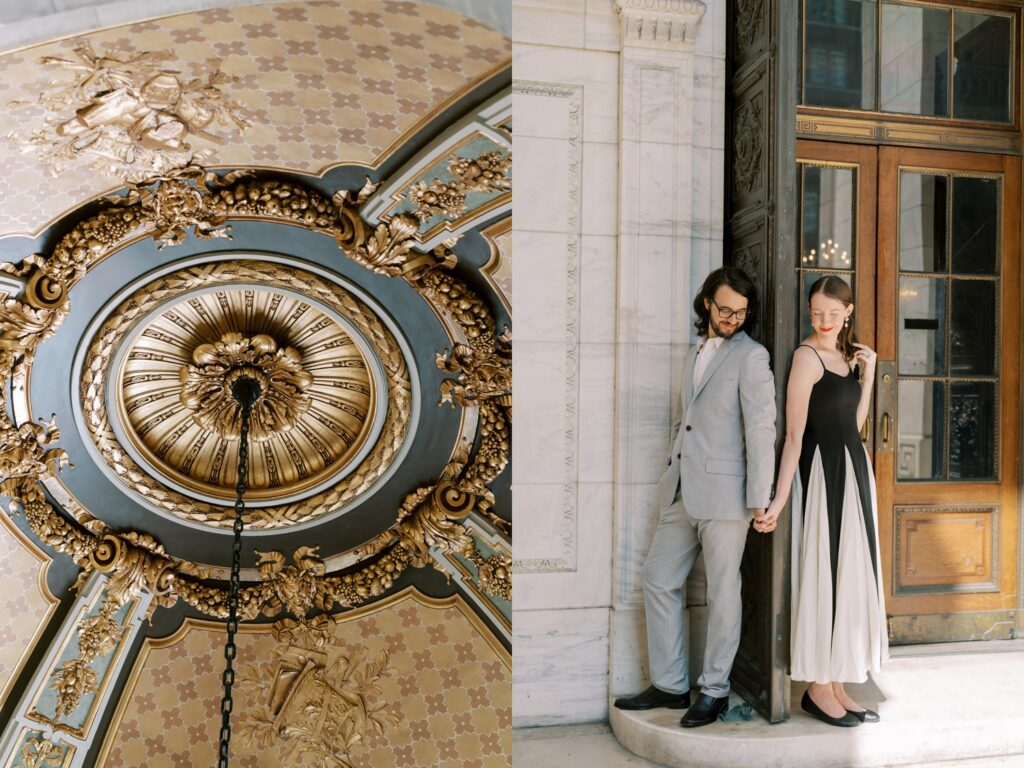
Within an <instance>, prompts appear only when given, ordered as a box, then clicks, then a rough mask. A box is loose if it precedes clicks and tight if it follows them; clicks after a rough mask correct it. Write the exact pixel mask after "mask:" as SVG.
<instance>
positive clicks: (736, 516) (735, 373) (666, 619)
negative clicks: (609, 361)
mask: <svg viewBox="0 0 1024 768" xmlns="http://www.w3.org/2000/svg"><path fill="white" fill-rule="evenodd" d="M756 302H757V292H756V289H755V288H754V285H753V283H751V281H750V278H748V277H747V275H746V274H745V273H744V272H743V271H742V270H739V269H735V268H732V267H724V268H722V269H718V270H715V271H714V272H712V273H711V274H710V275H708V278H707V279H706V280H705V281H704V285H703V287H702V288H701V290H700V293H699V294H697V297H696V299H694V302H693V306H694V311H695V312H696V313H697V323H696V325H697V331H698V333H699V334H700V336H701V341H700V344H698V345H697V346H696V347H693V348H692V349H691V350H690V351H689V353H688V354H687V356H686V361H685V364H684V367H683V382H682V385H683V397H682V410H681V413H680V420H679V421H677V422H676V423H675V427H674V432H673V439H672V453H671V454H670V455H669V463H668V469H667V470H666V471H665V474H664V475H663V476H662V478H661V480H660V481H659V483H658V504H659V506H660V507H661V519H660V521H659V523H658V528H657V530H656V531H655V534H654V542H653V544H652V545H651V549H650V552H648V554H647V560H646V561H645V562H644V566H643V589H644V608H645V613H646V617H647V657H648V664H649V667H650V674H651V683H652V685H651V686H650V687H649V688H648V689H647V690H646V691H643V692H642V693H639V694H636V695H635V696H629V697H624V698H620V699H617V700H616V701H615V706H616V707H618V708H619V709H651V708H653V707H670V708H674V709H686V708H687V707H689V709H687V712H686V714H685V715H684V716H683V719H682V720H681V721H680V724H681V725H682V726H683V727H691V728H692V727H695V726H700V725H707V724H708V723H713V722H714V721H715V720H717V719H718V716H719V715H720V714H721V713H722V712H724V711H725V710H726V709H727V708H728V705H729V690H730V689H729V672H730V671H731V670H732V663H733V659H734V658H735V657H736V649H737V648H738V647H739V642H740V619H741V608H742V606H741V602H740V561H741V560H742V558H743V548H744V545H745V544H746V540H747V531H748V529H749V527H750V520H751V516H752V515H753V517H754V518H758V517H760V516H761V515H763V514H764V509H765V507H767V506H768V502H769V500H770V497H771V488H772V480H773V475H774V472H775V381H774V378H773V377H772V372H771V368H770V367H769V363H768V351H767V350H766V349H765V348H764V347H763V346H761V345H760V344H758V343H757V342H756V341H754V340H753V339H751V338H750V337H749V336H748V335H747V334H746V333H745V332H744V330H743V328H744V327H745V326H746V321H747V319H748V318H752V317H753V315H754V312H755V311H756ZM680 426H682V428H680ZM701 550H703V552H704V565H705V568H706V571H707V602H708V636H707V649H706V650H705V652H704V669H703V671H702V673H701V676H700V679H699V680H698V681H697V684H698V685H699V686H700V688H701V693H700V696H699V697H698V699H697V701H696V702H695V703H694V705H693V706H692V707H691V706H690V694H689V691H690V681H689V678H688V676H687V663H686V659H687V651H686V640H687V626H686V618H685V613H684V610H683V609H684V607H685V605H684V602H685V585H686V577H687V576H688V575H689V573H690V569H691V568H692V567H693V563H694V561H695V560H696V559H697V555H698V553H699V552H700V551H701Z"/></svg>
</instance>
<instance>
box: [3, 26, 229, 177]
mask: <svg viewBox="0 0 1024 768" xmlns="http://www.w3.org/2000/svg"><path fill="white" fill-rule="evenodd" d="M170 58H171V54H170V53H169V52H166V51H158V52H153V51H143V52H139V53H135V54H128V53H117V52H106V53H97V52H96V51H95V50H94V49H93V48H92V46H91V45H90V44H89V43H88V42H86V43H84V44H82V45H80V46H78V47H77V48H75V50H74V58H62V57H58V56H47V57H44V58H43V59H42V63H43V64H44V65H46V66H49V67H53V68H55V69H59V70H64V71H67V72H70V73H71V74H72V80H71V81H67V80H63V81H61V80H54V81H51V83H50V88H49V90H46V91H44V92H43V93H42V94H40V96H39V99H38V101H39V104H41V105H42V106H43V107H44V108H45V109H46V110H47V112H48V113H49V117H48V119H47V123H48V125H47V128H46V129H42V130H38V131H35V132H34V133H32V134H31V135H30V136H28V137H22V136H20V135H17V134H12V135H10V136H9V137H8V139H9V140H11V141H14V142H16V143H19V144H21V145H22V146H23V147H24V148H25V149H26V151H35V152H36V153H37V154H38V156H39V158H40V159H41V160H42V161H43V162H44V163H46V164H47V165H49V168H50V172H51V174H52V175H54V176H58V175H60V173H61V172H62V171H63V170H64V169H65V167H66V166H67V164H68V163H69V162H74V161H76V160H77V159H78V158H80V157H86V158H88V159H90V160H91V167H92V168H93V169H95V170H97V171H100V172H102V173H106V174H109V175H111V176H115V177H116V178H119V179H124V180H126V181H129V182H139V181H143V180H144V179H148V178H151V177H154V176H160V175H163V174H166V173H167V172H169V171H171V170H172V169H174V168H178V167H181V166H184V165H189V164H191V163H192V162H201V161H202V160H203V159H204V158H205V155H204V153H202V152H193V149H192V145H191V144H190V143H189V142H190V140H194V139H202V140H205V141H207V142H211V143H214V144H223V143H225V141H226V138H225V137H224V136H222V135H220V134H219V133H216V132H215V128H216V127H217V126H219V127H222V128H223V127H228V128H231V129H233V130H235V131H242V130H244V129H245V128H246V127H247V126H248V123H247V122H246V120H245V119H244V118H243V117H242V112H243V107H242V105H241V104H239V103H238V102H236V101H234V100H233V99H232V98H230V97H229V96H228V94H227V93H226V92H225V91H224V90H223V87H224V86H227V85H229V84H230V83H231V82H232V78H230V77H229V76H227V75H225V74H224V73H223V72H221V71H220V64H219V62H217V61H211V62H208V63H207V64H206V65H205V68H204V71H202V73H201V74H200V75H199V76H197V77H187V76H184V75H183V74H182V73H181V70H180V69H179V68H177V67H175V66H171V65H170V63H169V62H170ZM22 104H23V102H17V101H15V102H12V103H10V104H9V106H13V107H18V106H21V105H22Z"/></svg>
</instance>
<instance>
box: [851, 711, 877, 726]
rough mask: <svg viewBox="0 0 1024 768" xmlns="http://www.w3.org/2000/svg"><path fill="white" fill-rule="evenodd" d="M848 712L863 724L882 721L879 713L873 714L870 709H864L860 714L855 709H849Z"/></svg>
mask: <svg viewBox="0 0 1024 768" xmlns="http://www.w3.org/2000/svg"><path fill="white" fill-rule="evenodd" d="M846 711H847V712H849V713H850V714H851V715H853V716H854V717H856V718H857V719H858V720H860V721H861V722H862V723H877V722H878V721H880V720H881V719H882V718H880V717H879V716H878V713H877V712H872V711H871V710H870V709H862V710H860V711H859V712H858V711H857V710H854V709H848V710H846Z"/></svg>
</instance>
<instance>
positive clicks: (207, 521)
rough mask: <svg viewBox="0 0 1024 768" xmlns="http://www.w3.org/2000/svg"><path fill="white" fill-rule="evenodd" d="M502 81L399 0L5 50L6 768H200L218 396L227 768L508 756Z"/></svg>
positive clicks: (219, 599) (436, 10)
mask: <svg viewBox="0 0 1024 768" xmlns="http://www.w3.org/2000/svg"><path fill="white" fill-rule="evenodd" d="M510 85H511V71H510V45H509V41H508V40H507V38H505V37H504V36H503V35H502V34H501V33H500V32H497V31H495V30H494V29H491V28H490V27H488V26H487V25H485V24H483V23H482V22H480V21H478V20H476V19H474V18H471V17H470V16H466V15H463V14H461V13H458V12H456V11H453V10H450V9H447V8H442V7H439V6H437V5H432V4H427V3H415V2H390V1H385V2H370V0H316V1H314V2H290V3H279V4H266V5H240V6H234V7H227V8H214V9H211V10H206V11H202V12H195V13H184V14H180V15H176V16H170V17H166V18H157V19H151V20H148V21H142V22H138V23H133V24H128V25H124V26H118V27H114V28H110V29H104V30H101V31H96V32H91V33H88V34H84V35H79V36H76V37H72V38H67V39H63V40H59V41H57V42H53V43H46V44H40V45H34V46H30V47H27V48H25V49H22V50H18V51H15V52H11V53H7V54H0V101H2V102H3V103H5V104H7V105H8V108H7V109H5V110H4V111H3V112H2V113H0V135H2V136H5V137H6V140H4V141H0V163H2V164H3V167H4V168H5V173H4V175H3V177H2V178H0V201H2V203H3V204H2V205H0V260H2V262H4V263H0V290H2V291H3V293H4V296H3V303H2V309H0V372H2V375H3V378H4V383H5V386H6V388H7V392H6V397H7V406H6V408H5V409H4V410H3V411H2V412H0V493H2V494H3V495H4V499H3V502H4V503H5V505H6V506H7V511H6V512H5V513H2V514H0V522H2V525H0V579H3V583H4V585H5V589H4V590H3V593H2V594H0V693H2V695H0V723H8V725H6V726H3V728H6V730H5V731H4V732H3V734H0V749H3V750H7V752H3V753H0V764H3V765H10V766H12V767H15V766H17V767H18V768H26V767H27V766H28V765H35V764H39V763H38V761H40V760H44V759H45V760H49V761H50V763H56V761H57V760H58V756H59V760H60V761H61V762H60V764H61V765H66V766H70V767H71V768H77V766H81V765H110V766H113V765H118V766H121V765H125V766H127V765H147V766H150V765H153V766H161V765H167V766H174V765H180V764H201V763H202V764H205V763H211V762H212V761H213V757H214V749H215V739H216V734H217V729H218V727H219V720H218V721H217V722H215V718H213V717H210V716H209V715H210V712H212V711H213V709H211V707H214V708H215V706H216V701H215V700H216V696H217V695H218V694H217V693H216V691H214V688H216V686H217V685H218V684H219V675H218V674H217V673H216V672H212V673H210V675H209V677H210V680H208V681H207V680H205V675H206V673H203V675H200V674H199V673H197V674H196V679H195V680H194V681H190V680H187V679H178V678H179V677H183V676H185V673H184V672H182V671H181V670H184V669H186V668H188V669H191V668H193V665H194V666H197V667H203V668H205V667H206V666H209V658H208V657H210V656H211V652H212V653H213V655H216V654H215V649H216V646H217V643H218V642H219V640H218V638H220V637H221V634H222V632H223V617H224V616H225V614H226V599H227V598H226V594H227V593H226V583H225V579H226V577H227V573H228V570H227V569H228V567H229V565H230V561H231V535H230V534H231V519H232V514H233V513H232V497H233V489H234V480H235V478H234V466H235V463H236V461H237V456H238V414H237V411H236V408H235V406H234V404H233V403H232V402H231V401H230V399H229V398H227V397H226V395H225V393H226V392H227V391H229V389H230V384H231V381H232V380H233V378H234V377H237V376H238V375H241V374H243V373H244V374H245V375H251V376H254V377H256V378H257V379H258V380H259V381H260V382H261V384H262V385H263V389H262V393H261V396H260V399H259V400H258V401H257V403H256V405H255V406H254V409H255V420H254V425H253V434H252V442H251V447H250V457H249V464H248V466H249V473H250V477H251V484H252V490H251V491H250V493H249V495H248V498H249V504H248V512H247V517H246V536H245V539H244V544H243V550H242V601H241V608H240V610H241V616H242V620H243V629H242V631H243V635H244V637H245V638H248V639H246V640H245V641H244V642H240V645H239V647H240V651H239V654H240V661H239V664H240V665H241V668H242V671H241V672H240V675H241V676H242V681H243V682H245V683H247V684H248V686H249V687H248V689H246V688H245V685H243V684H242V682H240V685H241V686H242V687H241V691H242V693H240V694H239V695H240V696H241V697H242V699H243V702H242V703H241V704H240V709H239V715H238V718H239V724H238V725H237V726H236V728H237V729H238V732H239V733H241V734H243V735H242V736H239V737H238V738H239V739H241V741H239V742H238V743H239V745H240V746H239V747H238V749H239V750H240V752H239V753H238V754H239V756H240V757H239V760H240V762H239V763H238V764H240V765H250V766H263V765H296V766H298V765H307V764H309V765H314V764H316V765H319V764H321V762H323V761H325V760H326V761H328V762H327V763H325V764H338V765H346V764H348V763H346V762H345V761H346V760H357V761H362V762H365V764H368V765H374V766H376V765H382V766H383V765H394V764H407V765H414V764H423V765H459V766H465V767H466V768H470V766H473V767H474V768H483V767H484V766H499V765H502V766H504V765H508V764H509V761H510V759H511V758H510V745H509V744H508V743H507V741H508V737H507V733H506V731H507V728H508V725H509V722H510V717H511V711H510V664H511V660H510V655H509V647H510V632H511V624H510V616H511V603H510V600H511V594H510V588H511V582H510V578H509V565H510V544H511V519H510V516H511V504H510V491H509V477H510V474H511V473H510V467H509V459H510V445H509V441H510V434H511V412H512V411H511V395H510V390H511V326H512V323H511V314H510V306H509V299H510V296H511V283H510V274H511V271H510V258H511V254H510V250H509V240H510V234H509V233H510V229H511V220H510V211H511V178H512V165H511V156H512V152H511V131H512V115H511V97H510ZM215 622H216V623H215ZM403 627H404V629H403ZM421 630H422V632H421ZM246 648H249V649H257V650H259V655H260V657H261V658H259V659H255V658H249V659H246V658H245V657H244V656H243V655H242V654H243V653H244V652H245V650H244V649H246ZM254 652H255V651H254ZM178 658H182V659H187V660H189V662H188V663H182V664H179V663H176V662H175V659H178ZM296 665H297V666H296ZM304 665H305V666H304ZM309 665H312V666H309ZM434 666H436V667H437V669H438V670H440V675H441V676H440V678H438V675H437V674H436V673H434V672H432V667H434ZM168 670H178V671H177V672H168ZM303 670H306V672H308V673H309V675H310V676H309V677H306V676H304V675H305V673H304V672H303ZM356 674H357V675H358V677H351V676H352V675H356ZM378 678H379V679H380V680H381V681H382V682H381V683H380V684H378V683H376V682H374V681H375V680H377V679H378ZM315 680H327V681H328V682H331V685H334V686H335V687H336V689H338V690H340V689H342V688H344V687H345V686H360V685H361V686H365V690H364V689H362V688H361V689H360V691H361V693H360V695H361V697H362V698H361V699H360V701H361V702H362V703H361V704H359V705H358V706H357V705H355V704H352V703H351V701H349V703H347V704H343V703H340V702H339V701H334V700H333V699H332V698H331V694H330V690H334V689H332V688H331V685H328V686H327V687H326V688H325V687H323V686H320V687H318V686H319V683H314V681H315ZM357 680H358V681H360V682H358V683H357V682H356V681H357ZM385 680H390V682H383V681H385ZM181 685H186V687H187V688H188V692H187V696H185V698H188V697H196V696H198V698H199V703H197V705H196V707H195V708H194V709H192V708H189V707H188V706H185V705H184V704H183V701H184V699H183V698H182V696H183V695H184V694H183V693H182V691H181V690H179V688H180V687H181ZM246 690H248V691H249V693H248V694H246V693H245V691H246ZM353 690H355V689H354V688H353ZM264 691H265V692H269V693H268V694H267V695H268V696H269V698H266V700H264V699H263V698H261V696H262V693H261V692H264ZM466 691H469V696H470V698H466ZM414 692H417V693H415V694H414ZM246 696H249V697H250V698H248V699H246V698H245V697H246ZM211 697H212V698H211ZM207 699H209V701H208V700H207ZM353 707H356V709H353ZM360 707H362V709H359V708H360ZM357 709H358V711H356V710H357ZM311 713H315V714H311ZM308 717H313V718H314V720H315V721H316V722H317V723H319V725H317V726H316V727H315V728H314V730H315V731H316V732H315V734H314V736H311V737H309V738H306V739H305V740H304V741H303V742H302V745H301V748H300V745H299V744H298V742H294V741H289V738H290V737H288V736H286V735H285V734H286V732H288V733H291V732H292V731H295V732H297V730H296V729H298V730H302V729H303V728H307V726H308V727H309V728H313V726H312V725H310V723H307V722H306V720H305V719H304V718H308ZM266 718H270V720H266ZM318 718H319V719H318ZM331 718H335V719H334V720H332V719H331ZM190 720H194V722H190ZM271 721H273V722H276V723H278V724H281V723H286V724H288V725H289V727H290V728H291V729H292V730H289V729H288V728H285V729H284V730H281V729H277V726H274V728H272V729H270V730H267V728H268V727H269V726H267V725H266V723H267V722H271ZM310 722H313V721H310ZM346 724H347V725H346ZM179 726H180V728H179ZM355 727H358V728H360V729H365V733H363V732H362V731H360V737H359V739H356V740H346V739H340V740H339V738H338V737H337V733H339V732H341V731H344V730H345V729H347V728H355ZM175 728H178V730H175ZM275 729H276V730H275ZM179 731H180V732H179ZM303 732H304V733H305V732H306V731H303ZM487 733H490V734H495V733H497V734H499V736H497V737H496V738H490V737H488V738H490V740H488V738H484V735H485V734H487ZM453 734H462V736H459V735H455V736H453ZM246 739H248V740H247V741H246ZM261 739H262V741H261ZM364 741H365V747H364V746H363V742H364ZM492 742H493V743H492ZM183 744H188V746H182V745H183ZM245 744H247V745H248V746H243V745H245ZM260 744H262V745H263V747H264V748H262V749H261V748H258V747H259V745H260ZM253 745H256V748H254V747H253ZM182 750H184V751H182ZM51 756H52V757H51ZM8 757H10V758H11V760H12V761H13V762H10V763H5V762H4V760H6V759H7V758H8ZM33 760H35V761H36V762H35V763H33V762H32V761H33ZM331 760H334V761H335V762H334V763H330V762H329V761H331ZM366 760H369V762H366ZM26 761H27V762H26ZM182 761H184V762H182ZM396 761H397V762H396ZM50 763H46V764H50Z"/></svg>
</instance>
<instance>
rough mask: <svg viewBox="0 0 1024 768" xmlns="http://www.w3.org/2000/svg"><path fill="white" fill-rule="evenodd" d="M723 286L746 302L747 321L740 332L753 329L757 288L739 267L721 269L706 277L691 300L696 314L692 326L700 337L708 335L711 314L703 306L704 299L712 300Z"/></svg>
mask: <svg viewBox="0 0 1024 768" xmlns="http://www.w3.org/2000/svg"><path fill="white" fill-rule="evenodd" d="M723 285H727V286H729V287H730V288H732V289H733V290H734V291H736V293H738V294H739V295H740V296H743V297H745V298H746V300H747V319H746V320H744V321H743V325H741V326H740V330H743V331H747V332H748V333H749V332H750V329H751V328H753V327H754V318H755V317H756V316H757V288H755V287H754V283H753V281H751V279H750V278H749V277H748V276H747V273H746V272H744V271H743V270H742V269H740V268H739V267H722V268H721V269H716V270H715V271H714V272H712V273H711V274H710V275H708V276H707V279H706V280H704V285H702V286H701V287H700V292H699V293H698V294H697V297H696V298H695V299H694V300H693V311H694V312H696V313H697V322H695V323H694V326H695V327H696V328H697V333H698V334H700V335H701V336H707V335H708V323H709V322H710V320H711V312H710V310H709V309H708V308H707V307H705V306H704V299H708V300H709V301H712V300H714V298H715V291H717V290H718V289H719V288H721V287H722V286H723Z"/></svg>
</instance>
